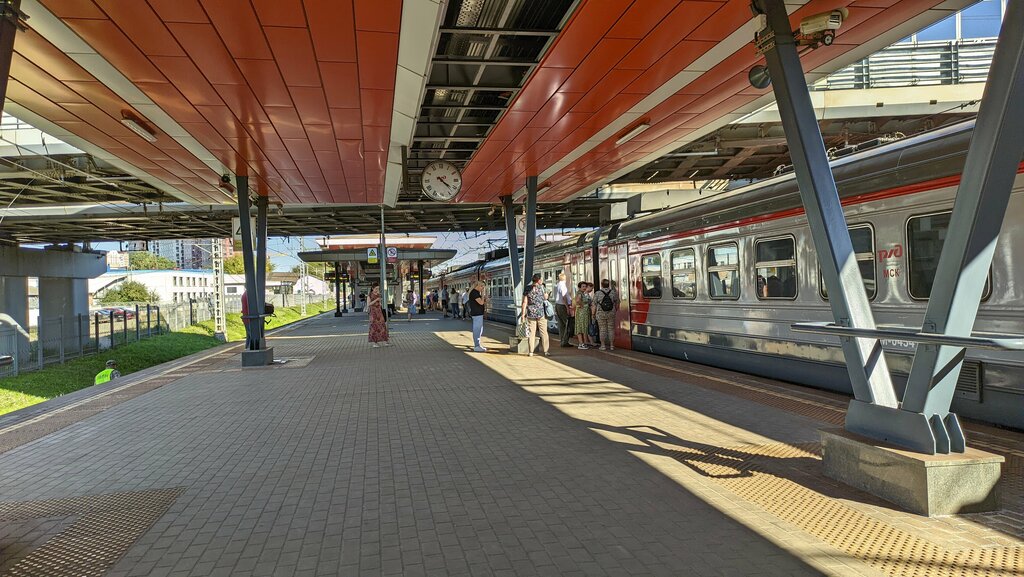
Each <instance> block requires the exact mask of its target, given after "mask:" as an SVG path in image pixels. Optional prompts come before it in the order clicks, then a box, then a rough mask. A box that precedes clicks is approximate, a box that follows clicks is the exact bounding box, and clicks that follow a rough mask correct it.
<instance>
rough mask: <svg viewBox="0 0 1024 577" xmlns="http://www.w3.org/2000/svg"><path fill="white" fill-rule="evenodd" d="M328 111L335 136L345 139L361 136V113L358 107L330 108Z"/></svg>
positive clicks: (356, 138)
mask: <svg viewBox="0 0 1024 577" xmlns="http://www.w3.org/2000/svg"><path fill="white" fill-rule="evenodd" d="M330 111H331V125H332V126H333V127H334V136H335V137H337V138H339V139H347V140H360V139H362V138H363V121H362V114H361V112H360V110H359V109H358V108H331V109H330Z"/></svg>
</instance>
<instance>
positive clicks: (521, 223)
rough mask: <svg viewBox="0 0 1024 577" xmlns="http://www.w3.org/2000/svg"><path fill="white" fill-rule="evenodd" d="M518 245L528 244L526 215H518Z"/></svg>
mask: <svg viewBox="0 0 1024 577" xmlns="http://www.w3.org/2000/svg"><path fill="white" fill-rule="evenodd" d="M516 246H518V247H520V248H522V247H523V246H526V215H525V214H520V215H518V216H516Z"/></svg>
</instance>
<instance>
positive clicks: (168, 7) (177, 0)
mask: <svg viewBox="0 0 1024 577" xmlns="http://www.w3.org/2000/svg"><path fill="white" fill-rule="evenodd" d="M147 2H149V5H150V7H152V8H153V10H154V11H156V13H157V16H159V17H160V19H161V20H163V21H164V22H194V23H205V22H207V21H208V20H207V18H206V12H204V11H203V8H202V6H200V5H199V1H198V0H147Z"/></svg>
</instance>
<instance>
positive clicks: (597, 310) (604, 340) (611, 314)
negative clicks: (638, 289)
mask: <svg viewBox="0 0 1024 577" xmlns="http://www.w3.org/2000/svg"><path fill="white" fill-rule="evenodd" d="M618 309H619V293H618V291H616V290H615V289H614V288H612V283H611V281H609V280H608V279H601V290H598V291H596V292H595V293H594V318H595V319H597V330H598V334H599V336H598V338H600V340H601V350H602V351H603V350H609V351H614V350H615V311H617V310H618Z"/></svg>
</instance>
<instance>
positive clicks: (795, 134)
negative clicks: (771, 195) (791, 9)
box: [754, 0, 898, 438]
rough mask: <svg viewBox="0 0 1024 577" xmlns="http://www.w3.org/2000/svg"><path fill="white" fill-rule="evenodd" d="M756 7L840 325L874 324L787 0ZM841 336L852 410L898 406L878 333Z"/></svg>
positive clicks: (866, 427)
mask: <svg viewBox="0 0 1024 577" xmlns="http://www.w3.org/2000/svg"><path fill="white" fill-rule="evenodd" d="M754 6H755V8H757V9H758V10H760V11H761V12H762V13H763V14H765V16H766V17H767V28H766V29H765V30H762V31H760V32H759V33H758V42H759V44H760V47H761V49H762V50H763V51H764V54H765V60H766V61H767V65H768V72H769V73H770V75H771V81H772V87H773V89H774V91H775V98H776V100H777V102H778V107H779V116H780V117H781V119H782V126H783V129H784V130H785V134H786V141H787V144H788V145H789V150H790V154H791V156H792V159H793V168H794V171H795V172H796V179H797V183H798V185H799V187H800V198H801V200H802V202H803V206H804V210H805V211H806V214H807V222H808V225H809V227H810V229H811V236H812V238H813V240H814V247H815V252H816V253H817V254H818V259H819V263H820V265H821V273H822V277H823V278H824V281H825V287H826V288H827V289H828V294H829V305H830V306H831V307H832V314H833V316H834V318H835V321H836V323H837V324H839V325H841V326H845V327H851V328H867V329H874V328H875V321H874V316H873V315H872V313H871V307H870V304H869V302H868V297H867V294H866V292H865V291H864V289H863V287H864V281H863V278H862V277H861V274H860V269H859V268H858V266H857V259H856V255H855V253H854V251H853V243H852V242H851V240H850V233H849V230H847V225H846V217H845V216H844V214H843V207H842V205H841V204H840V202H839V193H838V191H837V189H836V184H835V180H834V179H833V176H832V170H831V168H830V167H829V164H828V156H827V155H826V153H825V145H824V142H823V141H822V137H821V131H820V129H819V127H818V121H817V119H816V118H815V116H814V108H813V107H812V105H811V98H810V93H809V91H808V88H807V81H806V80H805V79H804V73H803V68H802V67H801V64H800V57H799V55H798V54H797V50H796V41H795V39H794V37H793V33H792V27H791V26H790V22H789V15H788V14H787V13H786V5H785V2H784V0H755V2H754ZM840 341H841V343H842V349H843V354H844V355H845V358H846V366H847V369H848V371H849V374H850V381H851V383H852V385H853V392H854V396H855V397H856V398H855V400H854V401H852V402H851V406H850V411H849V413H850V414H856V409H855V408H854V405H858V406H871V407H876V408H886V409H891V412H898V410H897V405H898V403H897V399H896V392H895V390H894V389H893V385H892V380H891V378H890V376H889V369H888V366H887V365H886V362H885V356H884V355H883V353H882V347H881V344H880V342H879V341H878V339H877V338H867V337H841V338H840ZM876 424H877V423H876V422H875V419H874V418H868V419H866V420H857V419H851V418H850V416H849V415H848V417H847V422H846V426H847V429H850V430H852V431H854V432H857V433H861V434H864V435H868V436H872V437H876V438H877V437H879V434H878V430H879V429H878V428H877V427H876V426H875V425H876Z"/></svg>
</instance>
